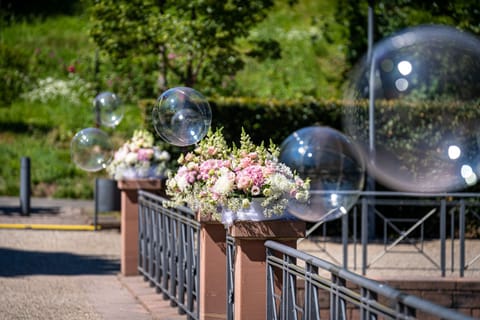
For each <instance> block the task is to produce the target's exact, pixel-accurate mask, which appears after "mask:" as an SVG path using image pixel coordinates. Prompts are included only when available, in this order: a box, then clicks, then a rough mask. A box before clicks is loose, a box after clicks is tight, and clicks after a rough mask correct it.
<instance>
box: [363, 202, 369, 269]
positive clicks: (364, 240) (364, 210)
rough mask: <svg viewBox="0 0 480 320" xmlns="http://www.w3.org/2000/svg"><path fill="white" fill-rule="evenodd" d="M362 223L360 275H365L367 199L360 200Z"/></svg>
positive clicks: (366, 262)
mask: <svg viewBox="0 0 480 320" xmlns="http://www.w3.org/2000/svg"><path fill="white" fill-rule="evenodd" d="M361 219H362V222H361V228H362V231H361V238H362V275H366V274H367V264H368V261H367V259H368V257H367V246H368V201H367V197H363V198H362V217H361Z"/></svg>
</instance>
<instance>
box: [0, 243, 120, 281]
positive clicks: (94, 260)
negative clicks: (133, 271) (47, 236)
mask: <svg viewBox="0 0 480 320" xmlns="http://www.w3.org/2000/svg"><path fill="white" fill-rule="evenodd" d="M119 271H120V263H119V261H118V260H114V259H108V258H102V257H96V256H86V255H78V254H72V253H68V252H39V251H24V250H15V249H8V248H0V277H18V276H27V275H65V276H73V275H102V274H116V273H118V272H119Z"/></svg>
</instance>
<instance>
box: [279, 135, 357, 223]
mask: <svg viewBox="0 0 480 320" xmlns="http://www.w3.org/2000/svg"><path fill="white" fill-rule="evenodd" d="M279 160H280V161H281V162H283V163H285V164H286V165H288V166H289V167H290V168H291V169H292V170H295V171H296V172H297V173H298V174H299V175H300V177H302V178H303V179H306V178H309V179H310V181H311V182H310V198H309V200H308V202H306V203H302V202H298V201H296V200H294V199H291V200H290V201H289V204H288V211H289V212H290V213H291V214H292V215H294V216H296V217H298V218H300V219H302V220H305V221H310V222H320V221H328V220H332V219H335V218H338V217H340V216H342V215H344V214H346V213H347V212H348V210H350V208H351V207H352V206H353V205H355V203H356V202H357V200H358V197H359V195H360V192H361V191H362V189H363V185H364V176H365V164H364V160H363V158H362V155H361V154H360V152H359V150H358V149H357V147H356V146H355V145H354V144H353V143H352V142H351V141H350V140H349V139H348V138H347V137H346V136H345V135H343V134H342V133H341V132H339V131H337V130H335V129H332V128H328V127H322V126H312V127H306V128H302V129H300V130H298V131H295V132H294V133H292V134H291V135H290V136H288V137H287V138H286V139H285V140H284V141H283V142H282V144H281V146H280V156H279Z"/></svg>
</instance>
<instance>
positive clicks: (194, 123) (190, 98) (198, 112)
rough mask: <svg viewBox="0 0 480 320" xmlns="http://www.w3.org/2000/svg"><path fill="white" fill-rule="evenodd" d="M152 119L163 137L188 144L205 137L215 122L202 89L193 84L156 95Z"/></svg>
mask: <svg viewBox="0 0 480 320" xmlns="http://www.w3.org/2000/svg"><path fill="white" fill-rule="evenodd" d="M152 120H153V126H154V128H155V130H156V131H157V133H158V135H159V136H160V137H161V138H162V139H163V140H165V141H166V142H168V143H170V144H173V145H176V146H188V145H192V144H195V143H197V142H198V141H200V140H201V139H203V137H205V135H206V134H207V132H208V130H209V129H210V125H211V122H212V111H211V109H210V105H209V104H208V101H207V99H206V98H205V97H204V96H203V95H202V94H201V93H199V92H198V91H196V90H194V89H192V88H187V87H176V88H172V89H169V90H167V91H165V92H164V93H162V95H161V96H160V97H159V98H158V99H157V102H156V103H155V106H154V108H153V111H152Z"/></svg>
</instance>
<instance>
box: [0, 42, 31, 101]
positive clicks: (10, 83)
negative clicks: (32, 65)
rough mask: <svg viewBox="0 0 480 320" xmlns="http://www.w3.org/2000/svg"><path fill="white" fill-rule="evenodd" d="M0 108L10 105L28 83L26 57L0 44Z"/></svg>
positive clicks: (21, 52) (22, 52)
mask: <svg viewBox="0 0 480 320" xmlns="http://www.w3.org/2000/svg"><path fill="white" fill-rule="evenodd" d="M0 82H1V83H2V85H1V86H0V106H1V105H10V104H11V103H12V101H13V100H15V99H16V98H17V97H18V96H19V95H20V94H21V93H22V92H23V91H24V90H25V89H26V88H28V85H29V83H30V78H29V76H28V55H27V54H26V53H25V52H24V51H23V50H20V49H16V48H11V47H7V46H5V45H3V44H2V43H0Z"/></svg>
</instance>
